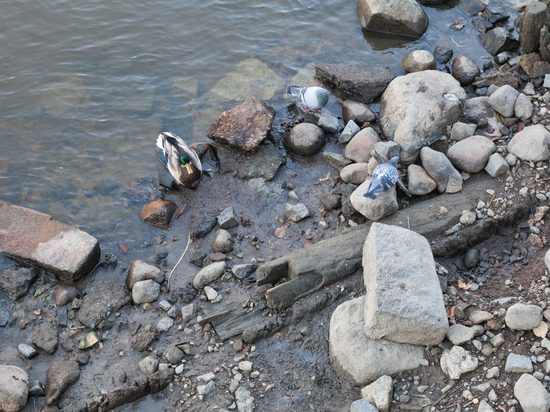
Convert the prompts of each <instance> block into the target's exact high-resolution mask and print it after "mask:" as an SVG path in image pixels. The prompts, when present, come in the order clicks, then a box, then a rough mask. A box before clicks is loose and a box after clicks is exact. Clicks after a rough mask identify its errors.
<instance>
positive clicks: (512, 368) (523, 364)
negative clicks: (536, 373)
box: [504, 353, 533, 373]
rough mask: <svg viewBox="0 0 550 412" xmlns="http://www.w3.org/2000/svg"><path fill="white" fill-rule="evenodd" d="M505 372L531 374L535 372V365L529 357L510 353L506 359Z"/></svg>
mask: <svg viewBox="0 0 550 412" xmlns="http://www.w3.org/2000/svg"><path fill="white" fill-rule="evenodd" d="M504 371H505V372H512V373H531V372H533V363H532V362H531V358H530V357H529V356H523V355H518V354H515V353H510V354H509V355H508V357H507V358H506V365H505V366H504Z"/></svg>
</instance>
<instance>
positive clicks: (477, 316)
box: [468, 310, 494, 325]
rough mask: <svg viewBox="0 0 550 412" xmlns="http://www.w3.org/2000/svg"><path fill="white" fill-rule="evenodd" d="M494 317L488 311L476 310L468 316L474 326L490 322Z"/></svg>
mask: <svg viewBox="0 0 550 412" xmlns="http://www.w3.org/2000/svg"><path fill="white" fill-rule="evenodd" d="M493 317H494V316H493V315H492V314H491V313H489V312H487V311H484V310H474V311H473V312H472V313H470V315H469V316H468V320H469V321H470V322H472V324H474V325H479V324H480V323H482V322H486V321H488V320H491V319H493Z"/></svg>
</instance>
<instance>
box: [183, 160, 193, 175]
mask: <svg viewBox="0 0 550 412" xmlns="http://www.w3.org/2000/svg"><path fill="white" fill-rule="evenodd" d="M185 168H186V169H187V173H189V174H190V175H192V174H193V168H192V167H191V163H186V164H185Z"/></svg>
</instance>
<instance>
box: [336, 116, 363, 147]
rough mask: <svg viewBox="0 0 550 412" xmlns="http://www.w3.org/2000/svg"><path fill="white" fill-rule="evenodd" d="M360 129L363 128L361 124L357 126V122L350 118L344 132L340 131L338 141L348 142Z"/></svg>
mask: <svg viewBox="0 0 550 412" xmlns="http://www.w3.org/2000/svg"><path fill="white" fill-rule="evenodd" d="M360 130H361V129H360V127H359V126H357V123H355V122H354V121H353V120H349V121H348V122H347V124H346V127H345V128H344V130H343V131H342V133H340V137H339V138H338V141H339V142H340V143H342V144H346V143H348V142H349V141H350V140H351V139H352V138H353V136H355V135H356V134H357V133H359V131H360Z"/></svg>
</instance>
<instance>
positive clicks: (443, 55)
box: [434, 44, 453, 64]
mask: <svg viewBox="0 0 550 412" xmlns="http://www.w3.org/2000/svg"><path fill="white" fill-rule="evenodd" d="M434 56H435V59H436V60H437V62H438V63H441V64H445V63H447V62H448V61H449V60H451V57H453V49H450V48H448V47H447V46H444V45H442V44H440V45H439V46H437V47H436V48H435V50H434Z"/></svg>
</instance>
